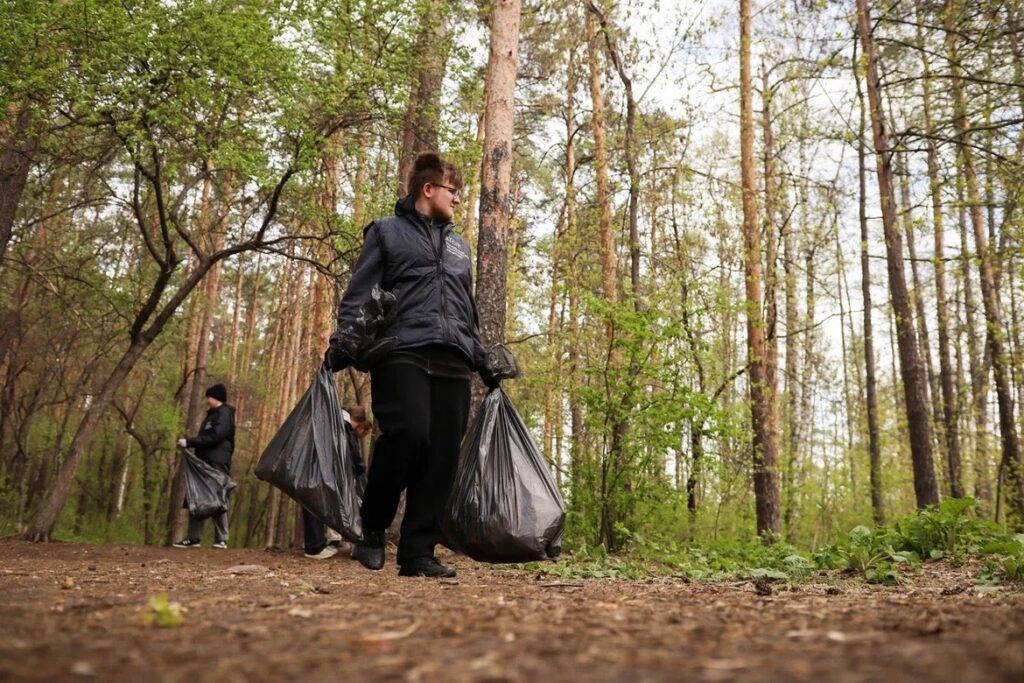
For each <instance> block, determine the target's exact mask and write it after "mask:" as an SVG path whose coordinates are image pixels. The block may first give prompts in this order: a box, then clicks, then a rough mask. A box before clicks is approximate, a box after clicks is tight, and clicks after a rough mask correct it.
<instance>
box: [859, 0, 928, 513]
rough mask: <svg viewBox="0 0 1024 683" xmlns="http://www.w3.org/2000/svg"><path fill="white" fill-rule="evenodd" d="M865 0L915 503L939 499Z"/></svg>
mask: <svg viewBox="0 0 1024 683" xmlns="http://www.w3.org/2000/svg"><path fill="white" fill-rule="evenodd" d="M870 23H871V22H870V16H869V10H868V0H857V24H858V32H859V34H860V41H861V46H862V48H863V50H864V66H865V67H866V68H865V76H866V80H867V94H868V104H869V112H870V115H871V128H872V134H873V139H874V148H875V162H876V165H877V169H878V192H879V196H880V199H881V204H882V229H883V231H884V233H885V249H886V257H887V258H886V260H887V262H888V265H889V292H890V295H891V297H892V304H893V310H894V314H895V316H896V342H897V345H898V347H899V356H900V374H901V376H902V379H903V398H904V403H905V405H906V411H907V426H908V431H909V434H910V452H911V459H912V461H913V466H914V493H915V496H916V498H917V505H918V507H925V506H927V505H936V504H938V502H939V491H938V486H937V484H936V482H935V465H934V463H933V462H932V430H931V423H930V421H929V416H928V406H927V399H926V397H925V387H926V379H925V376H924V367H923V366H922V365H921V359H920V357H919V355H918V352H917V350H918V346H917V335H916V334H915V333H914V317H913V313H912V311H911V307H910V300H909V294H908V292H907V281H906V274H905V273H904V265H903V241H902V239H901V238H900V233H899V230H898V229H897V226H896V194H895V192H894V189H893V173H892V154H893V151H894V150H893V147H892V144H891V137H890V135H889V131H888V127H887V124H886V120H885V115H884V113H883V111H882V100H881V94H880V93H879V79H878V60H877V56H876V54H875V46H874V41H873V40H872V37H871V29H870Z"/></svg>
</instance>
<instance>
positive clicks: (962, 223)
mask: <svg viewBox="0 0 1024 683" xmlns="http://www.w3.org/2000/svg"><path fill="white" fill-rule="evenodd" d="M956 192H957V205H958V207H959V208H958V211H957V225H958V226H959V229H960V262H961V268H960V270H961V272H962V275H963V287H964V295H963V300H964V324H965V326H966V328H967V330H966V333H967V354H968V372H969V374H970V378H969V380H970V382H969V384H970V388H971V392H970V393H971V406H970V412H971V417H972V422H973V426H974V453H973V463H974V468H973V469H974V495H975V497H977V498H978V500H979V501H982V507H983V508H987V507H988V506H989V504H991V502H992V482H991V479H990V474H989V451H988V420H987V419H986V415H987V413H988V363H987V361H986V359H985V358H984V357H983V356H982V353H981V349H979V348H978V342H977V333H978V325H977V322H976V320H975V315H974V314H975V311H976V310H977V303H976V301H975V299H974V284H973V282H972V280H973V278H972V277H971V271H972V270H973V268H972V266H971V255H970V241H969V239H968V234H967V210H966V204H967V201H966V199H965V196H964V193H965V190H964V179H963V175H962V174H958V175H957V177H956ZM985 511H986V512H990V511H991V510H987V509H986V510H985Z"/></svg>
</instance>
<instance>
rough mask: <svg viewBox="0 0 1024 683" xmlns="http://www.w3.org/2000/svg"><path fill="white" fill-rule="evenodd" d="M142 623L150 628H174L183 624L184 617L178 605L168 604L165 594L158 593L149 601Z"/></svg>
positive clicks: (175, 603) (174, 603)
mask: <svg viewBox="0 0 1024 683" xmlns="http://www.w3.org/2000/svg"><path fill="white" fill-rule="evenodd" d="M143 621H145V622H146V623H147V624H149V625H151V626H159V627H161V628H175V627H178V626H181V625H182V623H184V621H185V617H184V616H183V615H182V607H181V605H180V604H179V603H177V602H170V601H169V600H168V598H167V593H160V594H159V595H154V596H153V597H151V598H150V599H149V609H148V610H147V611H146V612H145V614H143Z"/></svg>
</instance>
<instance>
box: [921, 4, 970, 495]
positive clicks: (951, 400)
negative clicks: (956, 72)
mask: <svg viewBox="0 0 1024 683" xmlns="http://www.w3.org/2000/svg"><path fill="white" fill-rule="evenodd" d="M914 8H915V11H916V13H917V43H918V47H919V48H920V49H921V69H922V76H923V77H922V79H921V84H922V94H921V97H922V104H923V106H924V128H925V134H926V135H927V136H928V141H927V145H928V153H927V160H928V189H929V194H930V198H931V204H932V234H933V235H934V240H935V251H934V256H933V263H934V266H935V308H936V313H937V318H938V325H937V326H938V334H939V384H940V386H941V388H942V419H943V424H944V425H945V429H944V433H945V437H946V458H947V463H948V464H947V469H948V470H949V489H950V494H951V495H952V496H953V497H954V498H962V497H963V496H964V487H963V483H962V482H963V478H962V474H961V464H960V459H961V456H960V428H959V406H958V404H957V400H958V399H957V395H956V390H955V388H954V385H953V365H952V362H951V360H950V355H949V304H948V301H947V295H946V259H945V251H944V250H945V225H944V217H943V213H942V181H941V179H940V178H939V152H938V148H937V146H936V144H935V138H934V133H935V126H934V123H933V122H932V72H931V63H930V62H929V61H928V55H927V52H926V51H925V50H924V45H925V41H924V36H923V34H922V29H921V26H922V25H923V23H924V17H923V13H922V9H921V3H915V5H914Z"/></svg>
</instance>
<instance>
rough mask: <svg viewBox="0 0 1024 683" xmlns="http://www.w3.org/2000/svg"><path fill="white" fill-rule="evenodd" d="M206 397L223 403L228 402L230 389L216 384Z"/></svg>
mask: <svg viewBox="0 0 1024 683" xmlns="http://www.w3.org/2000/svg"><path fill="white" fill-rule="evenodd" d="M206 395H207V396H209V397H210V398H215V399H217V400H218V401H220V402H221V403H227V402H228V389H227V387H225V386H224V385H223V384H214V385H213V386H212V387H210V388H209V389H207V390H206Z"/></svg>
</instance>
